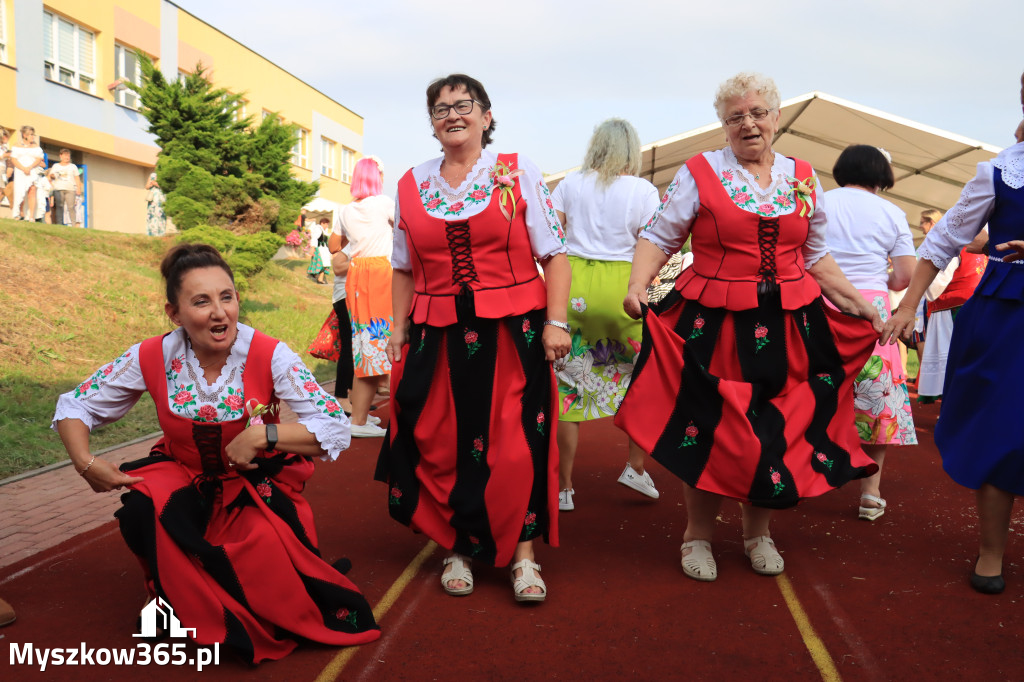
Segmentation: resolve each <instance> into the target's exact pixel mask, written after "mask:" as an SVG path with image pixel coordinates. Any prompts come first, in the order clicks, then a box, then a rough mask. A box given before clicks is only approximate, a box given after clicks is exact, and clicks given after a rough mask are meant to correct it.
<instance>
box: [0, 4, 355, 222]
mask: <svg viewBox="0 0 1024 682" xmlns="http://www.w3.org/2000/svg"><path fill="white" fill-rule="evenodd" d="M140 53H145V54H146V55H148V56H149V57H150V59H152V60H153V61H154V63H155V64H156V65H157V67H158V68H160V70H161V71H162V72H163V74H164V75H165V76H166V77H167V78H169V79H173V78H177V77H179V75H180V74H183V73H190V72H192V71H194V70H195V68H196V65H197V64H199V63H201V64H202V66H203V68H204V69H205V70H206V73H207V77H208V78H210V80H211V81H212V82H213V84H214V85H215V86H216V87H221V88H224V89H226V90H228V91H230V92H232V93H236V94H239V95H241V96H242V97H243V98H244V110H243V111H242V112H240V115H242V116H243V117H244V116H251V117H253V119H254V121H255V122H256V123H258V122H259V121H260V119H261V118H262V117H265V116H270V115H273V114H276V115H278V116H280V117H281V119H282V120H283V121H284V122H286V123H295V124H297V125H298V126H299V130H298V133H297V135H296V140H295V147H294V148H293V150H292V159H291V162H292V172H293V174H294V176H295V177H296V178H299V179H301V180H318V181H319V182H320V196H321V197H322V198H324V199H328V200H330V201H332V202H335V203H347V202H349V201H351V195H350V194H349V183H350V181H351V173H352V168H353V166H354V165H355V162H356V160H358V159H359V158H360V156H361V151H362V147H363V119H362V117H361V116H359V115H358V114H356V113H355V112H353V111H351V110H350V109H348V108H346V107H345V106H344V105H342V104H340V103H338V102H336V101H335V100H333V99H331V98H330V97H328V96H327V95H325V94H323V93H322V92H320V91H319V90H317V89H316V88H314V87H313V86H311V85H309V84H307V83H304V82H303V81H302V80H300V79H299V78H296V77H295V76H293V75H292V74H290V73H288V72H287V71H285V70H284V69H282V68H280V67H279V66H277V65H275V64H274V63H272V62H270V61H269V60H267V59H266V58H265V57H262V56H261V55H259V54H258V53H257V52H254V51H253V50H252V49H250V48H248V47H246V46H245V45H242V44H241V43H239V42H238V41H236V40H234V39H232V38H231V37H229V36H228V35H226V34H225V33H223V32H222V31H220V30H218V29H217V28H215V27H213V26H210V25H209V24H207V23H205V22H203V21H202V20H200V19H198V18H196V17H194V16H192V15H191V14H189V13H188V12H186V11H185V10H183V9H181V8H180V7H178V6H177V5H175V4H174V3H172V2H168V0H45V1H44V0H0V125H2V126H4V127H5V128H8V129H13V130H14V133H13V134H12V136H11V143H15V144H17V143H20V140H19V138H20V136H19V135H18V133H17V130H18V129H19V128H20V127H21V126H23V125H31V126H33V127H34V128H35V129H36V134H37V135H38V136H39V139H40V145H41V146H42V148H43V151H44V152H46V154H47V156H48V164H47V165H48V166H49V165H52V164H53V163H56V162H57V160H58V152H59V150H60V149H61V148H62V147H67V148H69V149H71V151H72V158H71V160H72V163H75V164H77V165H79V166H84V167H85V169H86V171H85V175H84V178H85V184H86V197H87V200H86V211H87V225H88V226H89V227H98V228H102V229H108V230H116V231H120V232H136V233H138V232H141V233H144V232H145V230H146V190H145V185H146V181H147V179H148V178H149V174H150V173H151V172H152V171H153V167H154V165H155V164H156V157H157V152H158V151H159V149H158V147H157V146H156V144H155V142H154V139H153V137H152V136H151V135H150V134H149V133H147V132H146V129H147V127H148V124H147V122H146V119H145V118H144V117H143V116H142V115H141V114H139V112H138V106H139V105H138V99H137V96H136V95H135V93H134V92H132V91H131V90H128V89H126V88H125V87H124V86H123V85H122V83H123V82H124V81H131V82H139V78H140V72H139V68H138V58H137V56H136V55H138V54H140ZM7 214H8V213H7V207H6V205H5V206H4V207H3V212H2V213H0V215H7Z"/></svg>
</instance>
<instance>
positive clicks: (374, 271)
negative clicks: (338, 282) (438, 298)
mask: <svg viewBox="0 0 1024 682" xmlns="http://www.w3.org/2000/svg"><path fill="white" fill-rule="evenodd" d="M391 274H392V270H391V262H390V261H389V260H388V259H387V258H385V257H384V256H373V257H370V258H353V259H352V262H351V264H350V265H349V269H348V278H347V279H346V280H345V301H346V302H347V304H348V314H349V317H350V318H351V320H352V365H353V367H354V368H355V376H356V377H375V376H381V375H383V374H388V373H389V372H391V363H390V362H389V361H388V356H387V352H386V350H387V346H388V340H389V339H390V338H391V327H392V326H393V325H394V323H395V316H394V313H393V312H392V309H391Z"/></svg>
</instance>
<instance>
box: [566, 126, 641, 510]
mask: <svg viewBox="0 0 1024 682" xmlns="http://www.w3.org/2000/svg"><path fill="white" fill-rule="evenodd" d="M639 173H640V136H639V135H638V134H637V132H636V129H635V128H634V127H633V126H632V125H630V123H629V121H624V120H622V119H620V118H612V119H608V120H607V121H604V122H603V123H601V124H600V125H598V126H597V127H596V128H595V129H594V135H593V136H592V137H591V138H590V143H589V144H588V145H587V153H586V156H585V157H584V159H583V168H582V169H581V170H579V171H577V172H574V173H570V174H568V175H567V176H566V177H565V179H564V180H562V181H561V182H560V183H559V184H558V186H557V187H556V188H555V191H554V193H553V194H552V195H551V201H552V202H553V203H554V205H555V210H556V211H557V212H558V218H559V221H560V222H561V223H562V224H563V225H565V233H566V236H565V244H566V247H567V248H568V249H569V263H570V264H571V266H572V288H571V290H570V294H569V297H570V298H569V327H570V328H571V333H572V350H571V351H570V352H569V355H567V356H566V357H565V358H563V360H560V361H559V362H557V363H555V371H556V375H557V376H558V391H559V399H560V400H559V417H558V419H559V421H558V456H559V463H558V466H559V476H558V477H559V484H560V489H561V492H560V493H559V495H558V508H559V509H560V510H562V511H570V510H572V509H574V508H575V503H574V502H573V494H574V493H575V492H576V491H575V489H574V488H573V483H572V468H573V461H574V459H575V457H576V447H577V445H578V443H579V436H580V422H582V421H587V420H589V419H600V418H601V417H608V416H612V415H614V414H615V411H616V410H617V409H618V407H619V404H620V403H621V402H622V396H623V395H625V393H626V388H627V387H628V386H629V382H630V378H631V377H632V375H633V363H634V361H635V359H636V352H637V350H638V349H639V348H640V339H641V338H642V334H643V326H642V325H641V323H640V321H639V320H634V319H632V318H630V317H629V316H628V315H626V314H625V312H624V311H623V310H622V305H621V303H620V301H621V296H622V291H623V290H624V289H625V288H626V284H627V283H628V282H629V270H630V261H632V259H633V251H634V250H635V249H636V239H637V234H638V233H639V232H640V229H641V228H643V226H644V225H646V224H647V222H648V221H649V220H650V219H651V216H652V215H654V211H656V210H657V208H658V190H657V188H656V187H655V186H654V185H652V184H651V183H649V182H648V181H647V180H644V179H642V178H638V177H636V176H637V175H639ZM644 459H645V455H644V451H643V450H641V449H640V447H639V446H638V445H636V443H633V442H630V445H629V458H628V461H627V463H626V468H625V469H624V470H623V472H622V475H621V476H619V483H622V484H623V485H625V486H628V487H630V488H633V489H634V490H636V491H638V492H640V493H643V494H644V495H647V496H648V497H653V498H655V499H657V498H658V489H657V488H655V487H654V482H653V481H652V480H651V477H650V474H648V473H647V472H646V471H644Z"/></svg>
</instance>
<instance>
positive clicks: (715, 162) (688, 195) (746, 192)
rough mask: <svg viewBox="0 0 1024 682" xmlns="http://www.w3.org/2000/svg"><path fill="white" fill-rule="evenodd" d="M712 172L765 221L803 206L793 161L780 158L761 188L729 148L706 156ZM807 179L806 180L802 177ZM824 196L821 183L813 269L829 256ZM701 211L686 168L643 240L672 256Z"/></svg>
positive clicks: (808, 259) (807, 255)
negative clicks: (795, 185)
mask: <svg viewBox="0 0 1024 682" xmlns="http://www.w3.org/2000/svg"><path fill="white" fill-rule="evenodd" d="M704 158H705V159H707V161H708V164H709V165H710V166H711V169H712V170H713V171H714V172H715V174H716V175H717V176H718V179H719V181H720V182H721V183H722V187H723V188H724V189H725V191H726V192H728V194H729V197H730V198H731V199H732V202H733V203H734V204H736V206H738V207H739V208H741V209H743V210H744V211H749V212H750V213H754V214H756V215H760V216H764V217H765V218H774V217H776V216H781V215H788V214H790V213H792V212H793V211H795V210H797V208H798V206H800V205H802V202H798V201H797V198H796V197H795V196H794V193H793V188H792V186H791V185H790V181H791V180H792V179H793V174H794V173H795V172H796V164H795V163H794V161H793V159H790V158H788V157H785V156H782V155H781V154H775V161H774V163H773V164H772V170H771V177H772V181H771V184H769V185H768V188H767V189H761V187H760V185H758V184H757V182H755V181H754V177H753V176H752V175H751V174H750V173H749V172H747V170H746V169H744V168H743V167H742V166H740V163H739V161H738V160H737V159H736V155H735V154H734V153H733V151H732V149H730V148H729V147H726V148H725V149H720V150H718V151H712V152H704ZM798 179H799V180H806V178H798ZM823 196H824V193H823V192H822V190H821V185H820V183H817V184H816V186H815V189H814V213H813V214H812V215H811V219H810V221H809V222H810V231H809V233H808V235H807V241H806V243H805V244H804V263H805V267H807V268H810V267H811V266H812V265H814V264H815V263H817V262H818V260H820V259H821V258H822V257H823V256H825V255H826V254H828V245H827V244H826V242H825V233H826V226H827V223H828V218H827V216H826V215H825V209H824V208H823V207H822V205H821V200H822V197H823ZM699 210H700V196H699V194H698V192H697V181H696V180H694V178H693V175H691V174H690V170H689V169H688V168H687V167H686V165H683V167H682V168H680V169H679V172H677V173H676V176H675V178H674V179H673V180H672V183H671V184H670V185H669V186H668V189H667V190H665V196H664V197H662V199H661V205H660V206H658V210H657V211H656V212H655V213H654V216H653V217H652V218H651V220H650V222H648V223H647V225H646V226H645V227H644V229H643V230H641V232H640V237H641V238H643V239H646V240H648V241H649V242H651V243H652V244H654V245H655V246H657V247H658V248H660V249H661V250H662V251H664V252H665V253H668V254H673V253H676V252H677V251H679V249H680V248H681V247H682V246H683V244H684V243H686V240H687V239H688V238H689V236H690V226H691V225H692V224H693V221H694V220H695V219H696V217H697V213H698V212H699Z"/></svg>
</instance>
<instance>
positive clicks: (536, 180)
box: [491, 154, 566, 260]
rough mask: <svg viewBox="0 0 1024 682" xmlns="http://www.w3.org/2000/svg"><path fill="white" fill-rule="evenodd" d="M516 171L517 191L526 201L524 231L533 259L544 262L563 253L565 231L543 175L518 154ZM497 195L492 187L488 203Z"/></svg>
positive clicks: (496, 189) (497, 198)
mask: <svg viewBox="0 0 1024 682" xmlns="http://www.w3.org/2000/svg"><path fill="white" fill-rule="evenodd" d="M519 169H520V170H522V171H523V175H522V176H521V177H519V178H516V182H519V183H521V184H520V191H521V192H522V195H523V199H525V200H526V229H527V231H528V232H529V233H530V245H531V247H532V248H533V255H534V257H535V258H537V259H538V260H545V259H548V258H550V257H551V256H554V255H555V254H556V253H565V252H566V248H565V230H563V229H562V224H561V223H560V222H558V216H557V215H556V214H555V205H554V202H552V201H551V193H550V192H549V191H548V186H547V185H546V184H545V183H544V174H543V173H541V172H540V169H539V168H538V167H537V165H536V164H534V163H533V161H530V159H528V158H526V157H525V156H523V155H522V154H519ZM500 196H501V195H500V192H499V189H498V187H497V186H495V189H494V194H493V195H492V196H491V201H500Z"/></svg>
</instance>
